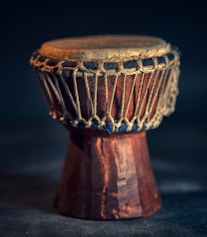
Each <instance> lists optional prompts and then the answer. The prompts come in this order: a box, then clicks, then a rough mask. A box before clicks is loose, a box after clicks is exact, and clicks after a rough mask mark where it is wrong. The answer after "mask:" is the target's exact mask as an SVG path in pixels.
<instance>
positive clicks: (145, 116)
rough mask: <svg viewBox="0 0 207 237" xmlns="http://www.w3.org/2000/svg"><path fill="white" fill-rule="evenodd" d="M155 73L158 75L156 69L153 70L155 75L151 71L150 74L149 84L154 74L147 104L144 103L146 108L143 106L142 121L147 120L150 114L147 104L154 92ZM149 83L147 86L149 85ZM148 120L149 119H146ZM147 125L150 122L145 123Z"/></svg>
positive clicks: (148, 104)
mask: <svg viewBox="0 0 207 237" xmlns="http://www.w3.org/2000/svg"><path fill="white" fill-rule="evenodd" d="M157 75H158V71H155V75H154V72H153V73H151V76H150V84H151V80H152V78H153V76H154V80H153V83H152V88H151V89H150V94H149V97H148V99H147V104H146V108H145V113H144V116H143V118H142V121H143V122H145V120H146V119H148V120H149V116H150V113H149V106H150V103H151V99H152V95H153V92H154V89H155V83H156V80H157ZM150 84H149V86H150ZM148 122H149V121H148ZM146 125H147V126H148V125H150V124H146Z"/></svg>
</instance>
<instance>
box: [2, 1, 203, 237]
mask: <svg viewBox="0 0 207 237" xmlns="http://www.w3.org/2000/svg"><path fill="white" fill-rule="evenodd" d="M205 5H206V4H205V3H199V2H198V1H197V2H194V3H189V2H186V3H182V2H175V1H163V2H159V1H145V2H141V1H119V2H117V1H96V2H91V1H90V2H89V1H84V2H83V1H51V2H49V1H35V2H33V1H27V2H22V1H17V2H12V1H4V3H3V4H1V8H0V9H1V10H0V11H1V14H0V26H1V37H0V43H1V44H0V45H1V48H0V52H1V57H0V60H1V62H0V65H1V79H0V82H1V86H0V101H1V107H0V115H1V116H0V134H1V136H0V141H1V144H0V149H1V150H0V232H1V233H3V236H65V235H66V234H69V236H97V235H98V236H101V235H103V236H117V234H118V235H119V236H194V237H195V236H207V229H206V225H205V223H206V222H207V214H206V213H207V192H206V190H207V185H206V180H207V173H206V165H207V161H206V154H207V137H206V130H207V129H206V128H207V125H206V119H207V112H206V101H207V80H206V70H207V67H206V56H207V29H206V28H207V27H206V7H205ZM94 34H144V35H153V36H158V37H161V38H163V39H165V40H166V41H168V42H170V43H171V44H173V45H176V46H178V48H179V50H180V52H181V75H180V82H179V90H180V93H179V96H178V99H177V105H176V111H175V113H174V114H173V115H171V116H170V117H168V118H165V119H164V120H163V123H162V124H161V126H160V128H158V129H156V130H154V131H150V132H148V143H149V148H150V153H151V159H152V164H153V169H154V171H155V175H156V179H157V183H158V188H159V190H160V193H161V196H162V199H163V208H162V209H161V211H160V212H158V213H157V214H156V215H154V216H153V217H150V218H146V219H144V220H133V221H131V222H130V221H128V222H116V223H114V222H113V223H112V222H104V223H102V222H99V223H93V222H87V221H80V220H76V219H72V218H65V217H61V216H59V215H57V213H56V212H55V211H54V209H53V207H52V205H53V204H52V202H53V198H54V195H55V189H56V185H57V182H58V180H59V175H60V172H61V167H62V163H63V158H64V155H65V152H66V145H67V140H68V133H67V132H66V130H65V129H64V128H63V127H62V126H61V125H60V124H59V123H58V122H54V121H52V119H51V118H50V117H49V116H48V109H47V107H46V104H45V102H44V100H43V97H42V93H41V90H40V87H39V85H38V82H37V79H36V77H35V74H34V72H33V69H32V68H31V66H30V65H29V58H30V56H31V54H32V52H33V51H35V50H36V49H37V48H39V47H40V45H41V44H42V43H43V42H44V41H47V40H52V39H56V38H63V37H74V36H83V35H94ZM138 234H139V235H138Z"/></svg>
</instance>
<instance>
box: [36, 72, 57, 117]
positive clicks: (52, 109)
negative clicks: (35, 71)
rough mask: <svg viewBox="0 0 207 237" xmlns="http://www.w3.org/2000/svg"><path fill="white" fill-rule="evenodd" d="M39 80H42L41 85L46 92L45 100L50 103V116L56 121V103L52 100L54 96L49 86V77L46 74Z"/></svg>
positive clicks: (41, 75)
mask: <svg viewBox="0 0 207 237" xmlns="http://www.w3.org/2000/svg"><path fill="white" fill-rule="evenodd" d="M39 79H40V83H41V85H42V87H43V89H44V91H45V93H46V94H44V95H45V99H46V101H48V106H49V109H50V113H49V114H50V116H52V118H53V116H54V119H56V117H57V116H56V112H55V103H54V100H53V98H52V95H51V93H50V89H49V87H48V85H47V75H46V74H45V73H44V74H43V73H42V74H40V76H39Z"/></svg>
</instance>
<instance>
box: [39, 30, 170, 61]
mask: <svg viewBox="0 0 207 237" xmlns="http://www.w3.org/2000/svg"><path fill="white" fill-rule="evenodd" d="M170 48H171V47H170V44H168V43H166V42H165V41H164V40H162V39H160V38H157V37H151V36H136V35H98V36H86V37H79V38H65V39H57V40H52V41H48V42H45V43H44V44H42V46H41V48H40V49H39V54H40V55H43V56H46V57H49V58H55V59H70V60H77V61H78V60H106V59H107V60H113V59H115V60H117V59H118V58H122V59H123V58H128V57H130V58H133V57H136V58H140V59H142V58H149V57H155V56H160V55H163V54H166V53H168V52H169V51H170Z"/></svg>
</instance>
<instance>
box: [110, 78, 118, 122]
mask: <svg viewBox="0 0 207 237" xmlns="http://www.w3.org/2000/svg"><path fill="white" fill-rule="evenodd" d="M117 81H118V75H117V74H116V76H115V80H114V86H113V90H112V95H111V101H110V105H109V117H110V118H112V115H111V111H112V106H113V101H114V96H115V91H116V85H117Z"/></svg>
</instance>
